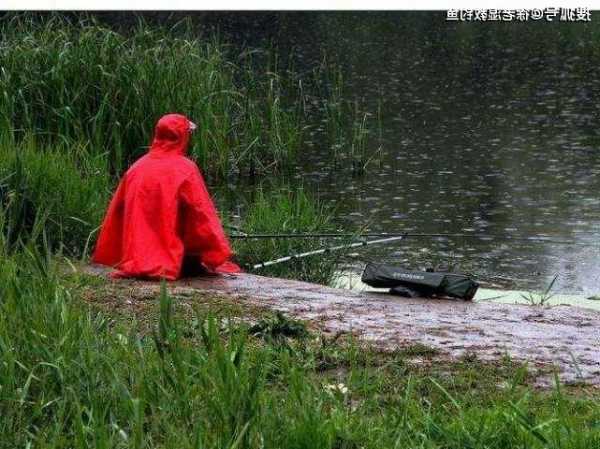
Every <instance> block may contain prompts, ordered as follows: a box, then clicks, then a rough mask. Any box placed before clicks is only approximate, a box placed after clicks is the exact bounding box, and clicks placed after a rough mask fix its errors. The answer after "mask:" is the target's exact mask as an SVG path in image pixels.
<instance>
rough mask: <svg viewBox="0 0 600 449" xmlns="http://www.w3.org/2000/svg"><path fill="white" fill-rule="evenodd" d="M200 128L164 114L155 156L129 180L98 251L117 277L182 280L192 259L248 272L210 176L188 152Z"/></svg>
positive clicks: (214, 269) (220, 269)
mask: <svg viewBox="0 0 600 449" xmlns="http://www.w3.org/2000/svg"><path fill="white" fill-rule="evenodd" d="M195 127H196V126H195V125H194V124H193V123H192V122H191V121H190V120H188V119H187V118H186V117H185V116H183V115H180V114H168V115H165V116H163V117H162V118H161V119H160V120H159V121H158V123H157V124H156V128H155V130H154V139H153V141H152V145H151V147H150V150H149V151H148V154H146V155H145V156H143V157H141V158H140V159H138V160H137V161H136V162H135V163H134V164H133V165H132V166H131V167H130V168H129V170H127V172H126V173H125V175H124V176H123V179H121V182H120V183H119V186H118V188H117V191H116V192H115V195H114V197H113V198H112V200H111V202H110V205H109V207H108V211H107V213H106V217H105V218H104V222H103V223H102V228H101V230H100V235H99V236H98V242H97V244H96V249H95V250H94V254H93V256H92V261H93V262H95V263H99V264H103V265H109V266H112V267H115V268H116V270H117V271H115V272H113V273H112V274H111V275H112V276H113V277H140V278H150V279H159V278H164V279H168V280H175V279H178V278H180V277H181V276H182V275H183V274H184V273H183V267H184V262H185V266H186V267H188V266H191V267H192V268H194V265H195V266H196V268H200V267H201V268H203V270H204V271H207V272H209V273H238V272H240V268H239V267H238V266H237V265H236V264H235V263H233V262H231V261H230V260H229V259H230V258H231V256H232V252H231V247H230V245H229V242H228V241H227V238H226V237H225V233H224V232H223V227H222V225H221V222H220V220H219V217H218V216H217V211H216V209H215V206H214V204H213V201H212V199H211V197H210V195H209V193H208V190H207V189H206V185H205V184H204V179H203V178H202V174H201V173H200V170H199V169H198V167H197V166H196V164H195V163H194V162H192V161H191V160H190V159H188V158H187V157H186V152H187V148H188V143H189V140H190V134H191V133H192V131H193V130H194V129H195ZM196 271H198V270H196Z"/></svg>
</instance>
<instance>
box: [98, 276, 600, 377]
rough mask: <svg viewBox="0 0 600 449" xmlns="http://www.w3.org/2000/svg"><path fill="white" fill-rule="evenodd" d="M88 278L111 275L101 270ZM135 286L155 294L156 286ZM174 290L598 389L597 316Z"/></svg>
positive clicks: (254, 279)
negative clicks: (511, 363)
mask: <svg viewBox="0 0 600 449" xmlns="http://www.w3.org/2000/svg"><path fill="white" fill-rule="evenodd" d="M87 271H88V272H89V273H92V274H97V275H106V270H104V269H102V268H98V267H89V268H87ZM115 282H126V281H115ZM136 284H142V285H140V287H143V286H146V287H148V285H147V284H153V285H154V286H155V287H156V289H158V284H157V283H156V282H148V283H146V282H141V281H136ZM169 288H170V289H173V290H177V291H179V292H182V291H189V292H198V293H212V294H217V295H226V296H228V297H231V298H232V299H233V300H238V301H244V302H245V303H246V304H247V305H248V306H252V307H261V308H265V307H266V308H269V309H272V310H276V311H281V312H284V313H286V314H288V315H289V316H290V317H293V318H296V319H301V320H308V321H310V322H312V323H313V324H314V325H315V326H317V327H319V328H320V329H321V330H322V331H323V332H325V333H331V334H337V333H352V334H354V335H356V336H357V337H359V338H360V339H362V340H364V341H366V342H369V343H371V344H373V345H375V346H376V347H378V348H381V349H383V350H397V349H401V348H403V347H407V346H411V345H415V344H421V345H427V346H429V347H432V348H435V349H436V350H438V351H439V354H440V356H441V357H444V358H448V359H454V358H459V357H463V356H465V355H470V354H475V355H476V356H477V357H478V358H479V359H480V360H486V361H494V360H499V359H501V358H503V357H505V356H507V355H508V356H510V357H511V358H512V359H514V360H517V361H521V362H527V363H528V364H529V366H531V367H535V368H538V369H541V370H542V371H546V372H548V373H552V372H553V370H554V369H557V370H558V372H559V374H560V378H561V380H562V381H564V382H568V383H573V382H586V383H592V384H596V385H598V384H600V350H599V348H600V312H597V311H593V310H586V309H583V308H579V307H572V306H553V307H540V306H528V305H512V304H511V305H509V304H495V303H474V302H463V301H459V300H444V299H435V300H433V299H405V298H399V297H394V296H390V295H387V294H383V293H373V292H356V291H350V290H343V289H335V288H329V287H324V286H321V285H316V284H310V283H306V282H299V281H293V280H286V279H275V278H267V277H262V276H256V275H251V274H243V275H237V276H219V277H204V278H194V279H183V280H180V281H177V282H173V283H170V284H169Z"/></svg>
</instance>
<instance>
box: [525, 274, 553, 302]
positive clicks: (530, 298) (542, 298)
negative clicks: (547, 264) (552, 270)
mask: <svg viewBox="0 0 600 449" xmlns="http://www.w3.org/2000/svg"><path fill="white" fill-rule="evenodd" d="M557 279H558V274H556V275H555V276H554V278H552V281H550V283H549V284H548V286H547V287H546V289H545V290H544V291H542V292H539V293H534V292H529V293H527V294H521V297H522V298H523V299H524V300H525V301H527V302H528V303H529V304H530V305H532V306H544V305H546V304H547V303H548V301H550V299H552V297H553V296H554V293H553V292H552V288H553V287H554V284H555V283H556V280H557Z"/></svg>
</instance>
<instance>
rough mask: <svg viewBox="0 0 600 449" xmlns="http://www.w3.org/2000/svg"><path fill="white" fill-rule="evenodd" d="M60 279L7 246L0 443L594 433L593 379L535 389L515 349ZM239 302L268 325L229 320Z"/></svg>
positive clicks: (317, 441) (391, 443)
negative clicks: (451, 353) (282, 321)
mask: <svg viewBox="0 0 600 449" xmlns="http://www.w3.org/2000/svg"><path fill="white" fill-rule="evenodd" d="M60 279H61V278H60V277H59V276H57V274H56V272H55V267H53V266H52V264H51V263H48V261H47V260H46V259H45V258H44V257H41V256H39V255H37V256H36V255H35V253H32V254H29V255H27V254H21V255H19V256H15V257H13V258H5V259H3V260H2V262H1V265H0V293H1V297H2V298H3V299H2V302H1V303H0V351H1V353H2V364H0V386H1V387H2V388H0V415H1V416H2V419H1V420H0V431H2V435H3V438H2V442H1V443H0V446H2V447H7V448H8V447H48V448H50V447H111V448H114V447H136V448H141V447H177V448H186V447H190V448H191V447H194V448H200V447H205V448H209V447H211V448H212V447H214V448H224V447H227V448H231V447H236V448H250V447H256V448H258V447H282V448H283V447H285V448H359V447H365V448H382V447H398V448H399V447H428V448H438V447H439V448H442V447H443V448H464V447H471V448H513V447H528V448H565V447H568V448H589V447H596V446H597V445H598V443H599V442H600V430H599V428H598V422H599V420H600V408H599V407H598V402H597V398H596V397H595V396H594V394H595V393H593V392H592V391H589V392H587V393H588V394H586V395H583V394H580V393H581V392H582V391H578V390H569V389H567V388H565V387H557V388H555V389H553V390H550V391H536V390H534V389H532V388H530V387H529V386H528V382H529V381H530V380H531V379H530V378H529V376H528V374H527V370H526V369H525V368H524V367H521V366H518V365H515V364H513V363H511V362H510V361H509V360H505V361H504V362H503V363H500V364H498V365H486V364H484V363H482V362H479V361H477V360H476V358H465V359H464V360H462V361H458V362H457V363H454V364H446V363H443V362H436V363H428V362H427V360H429V359H430V358H431V357H434V356H435V353H434V351H431V350H430V349H428V348H425V347H414V348H407V349H404V350H401V351H398V352H396V353H393V354H387V355H386V354H379V353H377V352H375V351H373V350H369V348H365V347H360V346H358V344H357V343H356V342H353V341H352V340H351V339H350V340H348V339H346V338H345V337H340V338H337V339H334V340H332V339H328V338H324V337H319V336H318V334H315V333H314V332H313V333H312V334H311V335H308V336H303V335H304V334H303V333H302V332H297V333H296V335H297V337H293V338H283V337H281V338H278V332H279V331H278V329H279V330H280V329H281V326H269V322H271V323H272V322H273V321H272V320H271V319H268V320H266V322H265V321H262V322H261V321H260V319H261V318H265V317H266V316H265V315H264V312H260V311H254V312H251V311H248V310H245V309H244V306H243V303H240V302H237V303H231V306H230V307H229V308H227V307H224V304H226V299H221V300H219V298H207V297H182V296H177V295H176V294H175V296H170V295H169V294H167V292H166V291H165V292H163V293H162V294H156V293H150V294H147V295H146V297H144V298H131V299H130V300H128V302H126V301H124V299H125V298H124V296H125V295H123V294H122V293H119V292H118V290H111V288H114V286H113V287H111V286H110V285H107V284H104V282H105V281H102V280H99V279H96V278H87V277H85V276H77V275H76V276H74V277H72V276H71V277H70V278H69V279H68V281H67V282H66V283H65V282H64V281H61V280H60ZM116 288H117V289H118V286H116ZM224 301H225V302H224ZM89 304H92V306H89ZM94 304H95V305H94ZM110 304H114V308H113V310H112V311H110ZM127 304H129V305H127ZM90 307H91V308H90ZM141 309H145V310H144V311H143V312H142V313H140V310H141ZM194 309H195V310H194ZM215 314H216V315H215ZM236 316H242V317H246V318H247V317H252V316H254V317H255V318H254V319H255V320H258V322H259V324H261V323H262V324H263V325H262V326H254V327H253V328H251V327H248V326H247V325H244V324H239V322H238V324H235V325H233V324H231V323H230V324H229V325H228V324H227V321H222V319H225V318H228V317H233V318H235V317H236ZM269 320H271V321H269ZM234 322H237V321H234ZM265 323H266V325H265ZM292 324H293V323H292ZM295 325H296V326H297V324H295ZM415 358H417V359H419V360H421V363H417V364H415V363H414V360H415Z"/></svg>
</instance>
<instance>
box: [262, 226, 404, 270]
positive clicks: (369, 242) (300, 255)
mask: <svg viewBox="0 0 600 449" xmlns="http://www.w3.org/2000/svg"><path fill="white" fill-rule="evenodd" d="M404 238H405V235H396V236H393V237H387V238H384V239H377V240H363V241H362V242H354V243H348V244H346V245H337V246H329V247H327V248H321V249H316V250H313V251H307V252H305V253H298V254H293V255H291V256H285V257H280V258H278V259H273V260H269V261H267V262H261V263H257V264H254V265H252V266H251V268H252V269H253V270H257V269H259V268H264V267H268V266H270V265H277V264H279V263H283V262H287V261H289V260H296V259H302V258H304V257H308V256H314V255H317V254H327V253H330V252H332V251H339V250H342V249H351V248H358V247H359V246H368V245H375V244H377V243H388V242H393V241H397V240H402V239H404Z"/></svg>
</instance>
